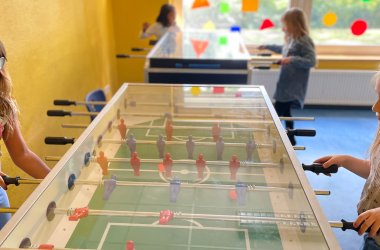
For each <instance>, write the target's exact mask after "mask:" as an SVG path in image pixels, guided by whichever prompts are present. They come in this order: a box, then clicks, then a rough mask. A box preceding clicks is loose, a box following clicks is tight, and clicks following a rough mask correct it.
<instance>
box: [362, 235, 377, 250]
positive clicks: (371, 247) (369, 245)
mask: <svg viewBox="0 0 380 250" xmlns="http://www.w3.org/2000/svg"><path fill="white" fill-rule="evenodd" d="M361 250H380V246H379V245H378V244H377V243H376V241H375V240H374V239H373V238H371V237H368V234H365V235H364V243H363V245H362V247H361Z"/></svg>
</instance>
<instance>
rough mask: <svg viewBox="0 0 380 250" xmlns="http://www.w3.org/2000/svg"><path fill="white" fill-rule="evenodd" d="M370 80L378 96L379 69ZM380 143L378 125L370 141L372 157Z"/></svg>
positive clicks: (379, 87) (379, 93)
mask: <svg viewBox="0 0 380 250" xmlns="http://www.w3.org/2000/svg"><path fill="white" fill-rule="evenodd" d="M371 82H372V83H373V85H374V88H375V90H376V92H377V94H378V95H379V97H380V71H378V72H377V73H376V74H375V75H374V76H373V77H372V80H371ZM379 145H380V127H378V128H377V131H376V135H375V139H374V140H373V142H372V145H371V148H370V151H369V152H370V157H373V156H374V154H375V152H376V150H377V148H378V147H379Z"/></svg>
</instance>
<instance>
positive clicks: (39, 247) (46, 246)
mask: <svg viewBox="0 0 380 250" xmlns="http://www.w3.org/2000/svg"><path fill="white" fill-rule="evenodd" d="M38 249H45V250H47V249H54V245H53V244H41V245H39V246H38Z"/></svg>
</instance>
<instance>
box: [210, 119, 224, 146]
mask: <svg viewBox="0 0 380 250" xmlns="http://www.w3.org/2000/svg"><path fill="white" fill-rule="evenodd" d="M221 131H222V128H221V127H220V125H219V122H217V123H214V125H213V126H212V138H213V139H214V142H216V141H218V140H219V137H220V134H221Z"/></svg>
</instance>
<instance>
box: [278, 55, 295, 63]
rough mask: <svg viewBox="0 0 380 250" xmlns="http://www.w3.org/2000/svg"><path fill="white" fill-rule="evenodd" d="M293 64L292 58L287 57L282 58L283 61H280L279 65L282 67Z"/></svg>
mask: <svg viewBox="0 0 380 250" xmlns="http://www.w3.org/2000/svg"><path fill="white" fill-rule="evenodd" d="M291 62H292V58H291V57H285V58H282V59H281V60H279V61H278V64H280V65H286V64H289V63H291Z"/></svg>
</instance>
